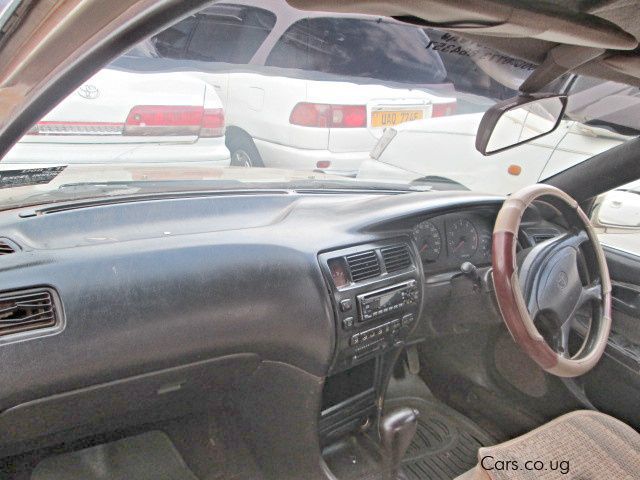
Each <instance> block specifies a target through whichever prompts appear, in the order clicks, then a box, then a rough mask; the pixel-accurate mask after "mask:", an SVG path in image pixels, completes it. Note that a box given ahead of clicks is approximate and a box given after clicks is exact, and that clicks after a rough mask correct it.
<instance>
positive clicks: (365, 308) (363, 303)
mask: <svg viewBox="0 0 640 480" xmlns="http://www.w3.org/2000/svg"><path fill="white" fill-rule="evenodd" d="M356 298H357V300H358V321H360V322H369V321H373V320H378V319H379V320H382V319H384V318H387V317H391V316H394V315H397V314H398V313H399V312H400V311H402V310H403V309H404V307H406V306H408V305H415V304H416V302H417V301H418V284H417V282H416V281H415V280H409V281H408V282H404V283H402V284H399V285H392V286H390V287H387V288H381V289H379V290H375V291H373V292H367V293H364V294H362V295H358V296H357V297H356Z"/></svg>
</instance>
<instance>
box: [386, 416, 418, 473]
mask: <svg viewBox="0 0 640 480" xmlns="http://www.w3.org/2000/svg"><path fill="white" fill-rule="evenodd" d="M419 415H420V412H418V410H416V409H415V408H408V407H403V408H398V409H396V410H393V411H391V412H389V413H387V414H386V415H385V416H384V417H383V418H382V421H381V422H380V439H381V441H382V448H383V450H384V456H385V458H384V467H385V468H384V473H385V476H384V477H383V478H384V479H385V480H397V478H398V475H399V473H400V462H401V461H402V458H403V457H404V454H405V453H406V451H407V448H409V445H410V444H411V441H412V440H413V437H414V436H415V434H416V429H417V428H418V416H419Z"/></svg>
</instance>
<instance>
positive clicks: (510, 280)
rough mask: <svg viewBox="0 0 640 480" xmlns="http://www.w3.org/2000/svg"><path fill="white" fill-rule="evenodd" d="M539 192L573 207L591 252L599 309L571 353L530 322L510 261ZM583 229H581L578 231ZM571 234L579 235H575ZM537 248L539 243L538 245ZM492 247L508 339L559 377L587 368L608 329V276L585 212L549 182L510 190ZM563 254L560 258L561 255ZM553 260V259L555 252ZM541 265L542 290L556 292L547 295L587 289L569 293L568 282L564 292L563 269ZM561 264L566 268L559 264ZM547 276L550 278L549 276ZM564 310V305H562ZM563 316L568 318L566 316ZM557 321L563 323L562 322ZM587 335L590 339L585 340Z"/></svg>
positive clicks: (563, 296)
mask: <svg viewBox="0 0 640 480" xmlns="http://www.w3.org/2000/svg"><path fill="white" fill-rule="evenodd" d="M543 196H544V197H549V196H552V197H555V198H558V199H560V200H562V201H563V202H564V203H566V204H567V205H568V206H569V207H570V208H571V209H573V210H575V212H576V215H577V218H578V219H579V221H580V222H581V223H582V225H581V227H582V228H583V231H582V233H581V235H582V237H581V238H582V240H581V241H589V242H590V244H591V247H592V248H593V252H594V258H595V269H597V271H598V272H597V273H598V275H599V277H600V278H599V283H598V285H597V288H596V286H592V287H590V288H591V290H590V292H591V293H592V295H593V292H596V293H595V295H593V296H592V297H591V300H597V301H599V302H601V303H600V308H599V309H598V311H599V312H600V314H599V318H598V319H597V321H596V319H592V322H591V327H590V331H589V332H588V334H587V337H588V338H585V342H584V344H583V346H582V348H581V349H580V351H579V352H577V353H576V354H575V355H574V356H572V357H569V356H568V349H567V350H566V351H565V352H564V353H559V352H558V351H556V350H554V349H552V348H551V347H550V346H549V344H548V343H547V341H546V340H545V339H544V338H543V336H542V335H541V334H540V332H539V331H538V329H537V328H536V325H535V324H534V318H532V316H531V315H530V312H529V307H528V305H529V306H531V300H529V302H527V301H526V300H525V296H524V295H523V290H522V288H521V278H520V276H519V270H518V265H517V263H516V245H517V239H518V230H519V228H520V222H521V220H522V215H523V214H524V212H525V210H526V209H527V207H529V205H531V203H532V202H533V201H534V200H536V199H538V198H540V197H543ZM585 232H586V235H584V233H585ZM567 238H568V239H569V238H570V237H569V236H567ZM573 238H574V239H575V238H579V237H578V236H577V235H575V236H574V237H573ZM573 243H574V245H569V241H566V245H565V246H564V247H562V248H566V249H569V248H571V247H573V248H577V247H576V245H578V243H577V242H576V241H574V242H573ZM541 248H544V246H542V247H541ZM492 253H493V272H492V275H493V283H494V287H495V293H496V299H497V301H498V306H499V308H500V313H501V314H502V318H503V320H504V322H505V324H506V326H507V328H508V329H509V332H510V333H511V335H512V337H513V338H514V340H515V341H516V342H517V343H518V344H519V345H520V347H521V348H522V349H523V350H524V351H525V352H526V353H527V355H529V356H530V357H531V358H532V359H533V360H534V361H535V362H536V363H537V364H538V365H540V367H542V368H543V369H544V370H546V371H547V372H549V373H551V374H554V375H557V376H560V377H576V376H579V375H582V374H584V373H586V372H588V371H589V370H591V369H592V368H593V367H594V366H595V365H596V363H598V360H600V357H601V356H602V354H603V353H604V350H605V347H606V345H607V339H608V337H609V332H610V330H611V281H610V279H609V271H608V268H607V263H606V260H605V256H604V252H603V250H602V246H601V245H600V243H599V241H598V238H597V236H596V233H595V231H594V229H593V227H592V225H591V222H590V221H589V218H588V217H587V216H586V215H585V213H584V212H583V211H582V209H581V208H580V206H579V205H578V203H577V202H576V201H575V200H574V199H573V198H571V197H570V196H569V195H567V194H566V193H565V192H563V191H562V190H560V189H558V188H555V187H552V186H550V185H542V184H536V185H531V186H528V187H525V188H523V189H522V190H520V191H518V192H516V193H514V194H512V195H511V196H510V197H509V198H508V199H507V200H505V202H504V204H503V206H502V208H501V209H500V212H499V213H498V217H497V219H496V223H495V226H494V230H493V246H492ZM564 257H565V258H566V257H567V255H565V256H564ZM551 260H552V259H551V256H550V255H548V258H545V259H543V260H542V261H541V262H543V261H548V262H550V261H551ZM553 260H554V261H556V263H557V259H556V257H554V259H553ZM523 267H524V265H523ZM541 268H542V267H541ZM545 268H547V271H546V273H545V275H546V277H545V282H546V283H545V287H547V290H548V291H549V290H553V289H554V288H555V289H556V290H557V291H556V293H553V292H551V295H555V301H556V302H558V303H561V302H563V303H564V304H566V303H567V302H569V301H570V300H573V299H574V298H575V300H576V302H578V301H582V300H579V299H578V296H580V295H582V293H583V290H584V291H585V292H586V291H587V290H586V287H581V288H582V289H581V290H580V291H579V292H577V290H575V289H573V291H576V292H577V294H576V295H577V296H576V295H573V297H571V288H569V289H567V290H568V291H567V292H564V291H562V289H564V288H565V286H566V284H567V273H565V271H563V270H562V269H560V268H556V267H554V266H553V265H547V266H546V267H545ZM576 268H577V267H576ZM565 270H568V269H566V268H565ZM576 272H577V270H576ZM551 277H553V278H552V279H551V280H550V278H551ZM576 288H577V287H576ZM538 295H543V294H541V293H539V292H536V298H535V299H534V300H535V301H536V302H537V301H538V300H537V298H538ZM568 297H571V299H569V300H568V299H567V298H568ZM580 298H581V297H580ZM578 307H579V305H578V304H577V303H576V307H575V308H574V309H573V310H571V312H572V313H571V315H573V314H574V313H575V311H576V309H577V308H578ZM569 309H570V307H569ZM564 311H567V310H566V308H565V310H564ZM534 317H535V315H534ZM566 321H567V322H568V321H570V319H569V320H566ZM594 323H595V325H594ZM562 326H563V327H564V323H563V324H562ZM594 327H595V328H594ZM567 335H568V334H567ZM588 339H590V340H589V341H587V340H588Z"/></svg>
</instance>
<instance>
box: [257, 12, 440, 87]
mask: <svg viewBox="0 0 640 480" xmlns="http://www.w3.org/2000/svg"><path fill="white" fill-rule="evenodd" d="M428 44H429V38H428V37H427V35H426V33H425V32H424V31H423V30H421V29H419V28H416V27H411V26H405V25H400V24H396V23H391V22H388V21H376V20H368V19H359V18H307V19H303V20H300V21H298V22H296V23H294V24H293V25H291V27H289V28H288V29H287V30H286V31H285V33H284V34H283V35H282V37H281V38H280V39H279V40H278V42H277V43H276V45H275V46H274V48H273V50H272V51H271V53H270V54H269V57H268V58H267V61H266V64H267V65H268V66H273V67H281V68H294V69H300V70H306V71H317V72H322V73H329V74H335V75H342V76H355V77H365V78H375V79H379V80H385V81H391V82H401V83H412V84H437V83H443V82H445V81H446V78H447V72H446V70H445V68H444V66H443V64H442V61H441V60H440V58H439V56H438V55H437V54H434V52H432V51H431V50H428V49H427V46H428Z"/></svg>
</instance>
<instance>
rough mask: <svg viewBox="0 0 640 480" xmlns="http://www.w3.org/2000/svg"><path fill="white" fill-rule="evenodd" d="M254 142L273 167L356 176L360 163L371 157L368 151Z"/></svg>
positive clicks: (267, 165) (266, 161)
mask: <svg viewBox="0 0 640 480" xmlns="http://www.w3.org/2000/svg"><path fill="white" fill-rule="evenodd" d="M254 142H255V144H256V147H257V148H258V151H259V152H260V156H261V157H262V161H263V163H264V166H265V167H272V168H283V169H291V170H308V171H313V170H321V171H323V172H325V173H332V174H338V175H346V176H355V175H356V174H357V172H358V169H359V168H360V164H361V163H362V162H364V161H365V160H367V159H368V158H369V152H368V151H362V152H340V153H335V152H331V151H329V150H316V149H305V148H296V147H289V146H286V145H280V144H277V143H272V142H267V141H264V140H257V139H256V140H254ZM318 162H328V164H327V163H325V164H319V163H318Z"/></svg>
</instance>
